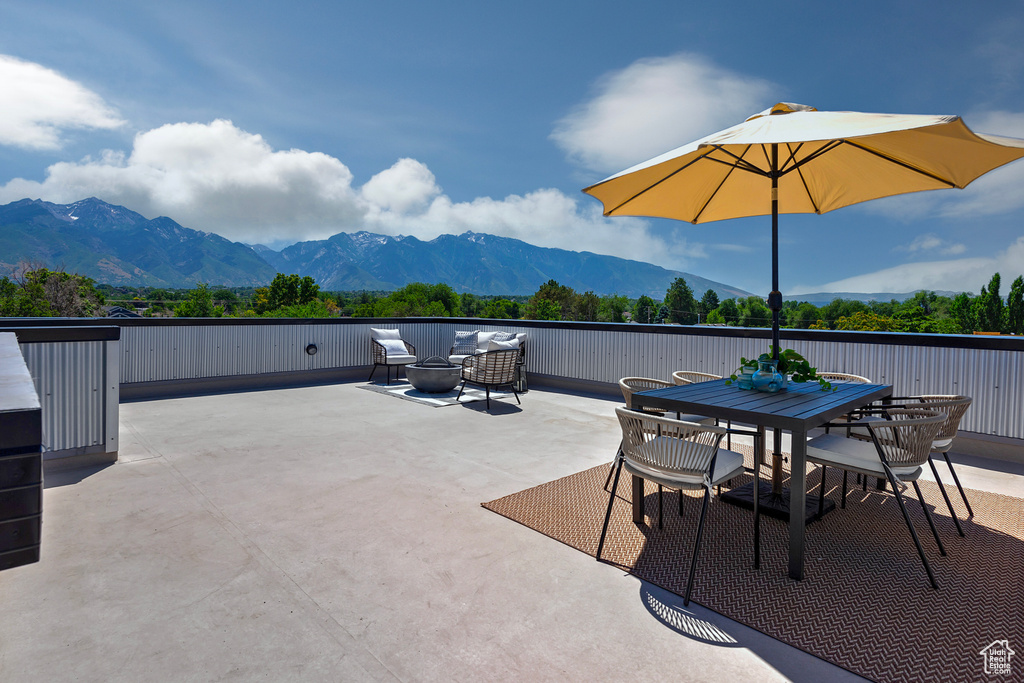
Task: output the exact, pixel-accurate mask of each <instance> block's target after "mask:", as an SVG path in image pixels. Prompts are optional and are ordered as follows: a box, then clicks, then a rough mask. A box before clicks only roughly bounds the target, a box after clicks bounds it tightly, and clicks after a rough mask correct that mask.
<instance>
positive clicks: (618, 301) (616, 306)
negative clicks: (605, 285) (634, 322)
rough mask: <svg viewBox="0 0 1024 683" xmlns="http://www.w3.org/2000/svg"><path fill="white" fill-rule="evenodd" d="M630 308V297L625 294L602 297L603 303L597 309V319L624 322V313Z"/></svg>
mask: <svg viewBox="0 0 1024 683" xmlns="http://www.w3.org/2000/svg"><path fill="white" fill-rule="evenodd" d="M628 308H629V299H627V298H626V297H624V296H618V295H614V296H605V297H601V305H600V306H599V307H598V309H597V319H598V321H599V322H603V323H624V322H626V319H625V318H624V317H623V315H622V314H623V313H624V312H625V311H626V310H627V309H628Z"/></svg>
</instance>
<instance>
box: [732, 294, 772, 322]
mask: <svg viewBox="0 0 1024 683" xmlns="http://www.w3.org/2000/svg"><path fill="white" fill-rule="evenodd" d="M739 318H740V320H739V324H740V326H741V327H771V324H772V312H771V311H770V310H768V306H767V305H765V303H764V299H762V298H761V297H758V296H748V297H747V298H746V299H741V300H740V301H739Z"/></svg>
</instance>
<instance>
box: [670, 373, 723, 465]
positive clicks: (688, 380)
mask: <svg viewBox="0 0 1024 683" xmlns="http://www.w3.org/2000/svg"><path fill="white" fill-rule="evenodd" d="M716 379H722V376H721V375H714V374H712V373H710V372H698V371H696V370H676V371H675V372H673V373H672V381H673V382H675V383H676V384H679V385H684V384H700V383H701V382H712V381H714V380H716ZM715 424H718V420H715ZM726 426H727V427H728V428H730V429H731V428H732V420H729V421H728V422H727V423H726ZM725 439H726V442H725V447H726V448H732V432H729V434H727V435H726V437H725Z"/></svg>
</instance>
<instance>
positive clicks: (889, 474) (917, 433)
mask: <svg viewBox="0 0 1024 683" xmlns="http://www.w3.org/2000/svg"><path fill="white" fill-rule="evenodd" d="M880 418H881V419H876V420H871V421H866V420H863V421H861V422H859V423H858V425H859V426H862V427H863V428H864V429H866V430H867V432H868V434H869V435H870V437H871V442H870V443H868V442H865V441H861V440H859V439H849V438H846V437H845V436H841V435H839V434H823V435H821V436H818V437H816V438H814V439H811V440H810V441H808V442H807V462H810V463H814V464H816V465H820V466H821V491H820V495H819V496H818V516H819V517H821V515H822V514H823V506H824V502H825V473H826V472H827V470H828V468H829V467H838V468H839V469H841V470H843V493H842V507H843V508H845V507H846V473H847V472H856V473H858V474H863V475H870V476H873V477H880V478H881V477H884V478H885V479H887V480H888V482H889V484H890V485H891V486H892V492H893V495H894V496H895V497H896V501H897V502H898V503H899V507H900V511H901V512H902V513H903V519H904V521H905V522H906V523H907V529H909V530H910V535H911V537H912V538H913V539H914V545H915V546H916V547H917V553H918V555H920V557H921V562H922V563H923V564H924V569H925V572H927V574H928V579H929V581H930V582H931V584H932V588H935V589H938V587H939V584H938V582H936V580H935V574H934V573H933V572H932V568H931V565H929V564H928V558H927V557H925V554H924V548H922V547H921V540H920V539H919V538H918V536H917V531H915V530H914V525H913V523H911V521H910V514H909V513H908V512H907V506H906V504H905V503H904V500H903V494H902V493H901V490H902V489H904V488H906V484H905V483H904V482H908V481H909V482H911V483H912V484H913V486H914V491H915V492H916V493H917V498H918V500H919V501H920V503H921V509H922V510H924V516H925V519H927V520H928V526H929V527H931V531H932V535H934V536H935V542H936V544H937V545H938V546H939V552H940V554H942V555H945V554H946V548H945V546H943V545H942V539H940V538H939V532H938V530H936V528H935V522H934V521H933V520H932V516H931V513H930V512H929V511H928V506H927V505H926V504H925V501H924V496H923V495H922V493H921V487H920V485H918V483H917V480H918V478H919V477H920V476H921V466H922V465H924V463H925V462H927V461H928V459H929V454H930V453H931V448H932V442H933V441H934V440H935V437H936V436H937V435H938V433H939V430H940V429H941V428H942V425H943V424H944V423H945V422H946V415H945V414H944V413H941V412H939V411H937V410H925V409H921V408H913V409H910V408H891V409H883V410H882V411H881V414H880ZM836 426H837V427H838V426H843V427H845V426H846V425H836Z"/></svg>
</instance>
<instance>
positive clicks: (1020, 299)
mask: <svg viewBox="0 0 1024 683" xmlns="http://www.w3.org/2000/svg"><path fill="white" fill-rule="evenodd" d="M1006 332H1007V333H1008V334H1024V276H1020V275H1018V276H1017V279H1016V280H1014V281H1013V284H1012V285H1010V295H1009V296H1008V297H1006Z"/></svg>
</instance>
